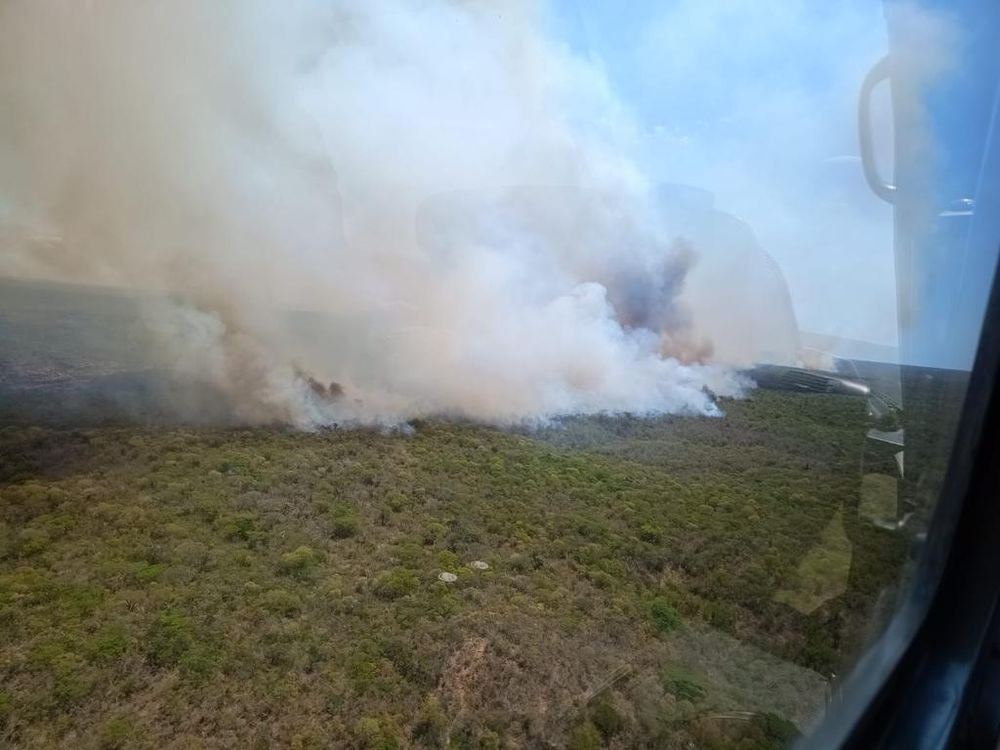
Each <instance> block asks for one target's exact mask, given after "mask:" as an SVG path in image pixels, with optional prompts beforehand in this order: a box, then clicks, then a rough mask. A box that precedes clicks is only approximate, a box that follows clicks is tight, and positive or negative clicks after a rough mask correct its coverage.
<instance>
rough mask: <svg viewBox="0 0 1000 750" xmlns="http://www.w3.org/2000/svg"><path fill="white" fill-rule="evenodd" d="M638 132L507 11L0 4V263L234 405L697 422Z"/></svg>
mask: <svg viewBox="0 0 1000 750" xmlns="http://www.w3.org/2000/svg"><path fill="white" fill-rule="evenodd" d="M633 145H634V132H633V127H632V125H631V124H630V121H629V117H628V113H627V112H625V111H624V109H623V108H622V107H621V106H620V105H619V104H618V103H617V102H616V101H615V98H614V97H613V95H612V94H611V92H610V91H609V87H608V86H607V84H606V82H605V80H604V78H603V77H602V75H601V74H600V72H599V71H598V70H597V69H595V68H594V67H592V66H590V65H588V64H587V63H586V62H585V61H582V60H580V59H578V58H576V57H574V56H573V55H572V54H571V53H570V52H569V51H568V50H567V49H565V48H564V47H562V46H561V45H559V44H556V43H554V42H552V41H551V40H550V39H549V38H548V37H547V36H546V34H545V33H544V23H543V18H542V10H541V9H540V8H539V7H538V6H537V5H536V4H535V3H533V2H528V1H527V0H520V1H517V2H507V3H501V4H497V3H492V2H479V1H478V0H468V1H464V2H459V1H458V0H428V1H427V2H415V3H390V2H385V1H382V0H366V1H365V2H327V3H315V2H305V1H304V0H284V1H283V2H280V3H275V2H271V1H270V0H240V1H239V2H236V1H235V0H233V1H231V2H212V3H205V2H196V1H195V0H177V1H175V2H170V3H158V2H149V1H146V0H139V1H136V0H105V1H103V2H102V1H99V0H94V1H93V2H78V1H73V2H70V1H69V0H66V1H65V2H59V1H58V0H44V1H43V0H31V1H30V2H29V1H28V0H23V1H22V0H13V1H11V2H5V3H3V4H0V227H3V232H2V233H0V236H2V237H3V238H4V239H3V243H4V244H3V247H2V255H0V272H2V273H7V274H15V275H36V276H45V277H49V278H62V279H71V280H85V281H88V282H94V283H106V284H111V285H115V286H122V287H127V288H129V289H135V290H141V291H142V293H143V295H144V299H146V300H147V302H146V303H145V304H144V315H143V323H144V326H145V329H146V330H147V331H148V334H149V336H150V340H151V342H152V344H151V347H150V348H151V355H154V356H155V357H156V358H157V361H158V362H159V363H160V364H161V366H163V367H170V368H173V369H175V370H177V371H178V372H180V373H183V374H185V375H190V376H191V377H195V378H199V379H202V380H207V381H209V382H211V383H212V384H213V385H215V386H217V387H219V388H222V389H223V390H224V391H225V392H226V393H227V394H228V395H229V397H230V398H231V399H232V400H233V403H234V404H235V408H236V409H237V411H238V416H239V418H241V419H244V420H247V421H261V420H283V421H291V422H293V423H296V424H299V425H302V426H315V425H323V424H330V423H334V422H339V423H344V422H348V423H349V422H373V421H380V422H385V421H390V422H391V421H396V420H403V419H408V418H411V417H415V416H420V415H428V414H446V415H455V416H463V417H470V418H475V419H484V420H490V421H496V422H511V421H518V420H523V419H531V418H546V417H552V416H557V415H561V414H569V413H588V412H599V411H612V412H617V411H631V412H661V413H662V412H683V413H693V414H713V413H716V412H717V409H716V407H715V406H714V404H713V402H712V400H711V398H710V396H709V395H707V394H706V387H707V388H710V389H711V390H712V391H714V392H716V393H736V392H738V390H739V383H738V382H737V381H736V380H735V379H734V378H733V377H732V376H730V375H729V374H727V373H726V372H725V371H724V370H721V369H719V368H717V367H714V366H712V365H709V364H705V363H704V362H703V360H704V359H705V357H706V354H707V352H708V351H709V347H708V344H707V342H704V341H702V340H700V339H699V337H698V334H697V330H696V328H695V327H694V325H693V323H692V321H691V320H690V317H689V315H688V314H687V313H686V311H685V308H684V305H683V301H682V292H683V286H684V278H685V274H686V272H687V270H688V268H689V266H690V264H691V263H692V262H694V259H695V258H696V252H695V251H696V249H695V251H692V249H691V248H689V247H687V246H686V245H685V244H684V242H683V241H678V240H677V239H676V238H675V237H674V236H673V235H672V234H671V231H670V227H669V226H665V225H664V222H663V220H662V218H661V217H660V216H659V214H658V212H657V210H656V209H655V205H654V203H653V201H652V200H651V197H650V196H651V190H650V186H649V185H648V184H647V180H646V178H645V176H644V175H643V173H642V171H641V169H640V168H639V167H638V166H637V163H636V161H635V160H634V159H633V158H631V153H632V150H633ZM541 186H552V187H550V188H545V187H541ZM554 186H558V189H555V187H554ZM456 191H457V192H456ZM469 196H472V197H471V198H470V197H469Z"/></svg>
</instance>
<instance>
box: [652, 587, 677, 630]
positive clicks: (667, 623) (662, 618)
mask: <svg viewBox="0 0 1000 750" xmlns="http://www.w3.org/2000/svg"><path fill="white" fill-rule="evenodd" d="M649 616H650V618H652V620H653V626H654V627H655V628H656V629H657V630H658V631H659V632H660V633H669V632H670V631H671V630H675V629H676V628H677V627H678V626H679V625H680V624H681V616H680V615H679V614H678V613H677V610H676V609H674V607H673V605H672V604H671V603H670V602H668V601H667V600H666V599H664V598H663V597H662V596H658V597H656V598H655V599H653V601H651V602H650V603H649Z"/></svg>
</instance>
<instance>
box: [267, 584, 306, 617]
mask: <svg viewBox="0 0 1000 750" xmlns="http://www.w3.org/2000/svg"><path fill="white" fill-rule="evenodd" d="M260 603H261V606H263V607H264V609H266V610H267V611H268V612H274V613H275V614H279V615H284V616H285V617H291V616H292V615H294V614H297V613H298V612H299V611H301V609H302V600H301V599H299V597H298V596H296V595H295V594H294V593H293V592H291V591H288V590H287V589H271V590H270V591H268V592H267V593H265V594H264V596H262V597H261V600H260Z"/></svg>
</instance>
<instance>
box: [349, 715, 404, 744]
mask: <svg viewBox="0 0 1000 750" xmlns="http://www.w3.org/2000/svg"><path fill="white" fill-rule="evenodd" d="M354 739H355V741H356V742H357V745H358V747H360V748H363V749H364V750H397V748H399V746H400V745H399V737H398V736H397V733H396V732H395V731H394V728H393V727H392V726H391V724H390V723H389V722H385V721H379V720H378V719H376V718H373V717H371V716H363V717H362V718H360V719H358V720H357V721H356V722H355V723H354Z"/></svg>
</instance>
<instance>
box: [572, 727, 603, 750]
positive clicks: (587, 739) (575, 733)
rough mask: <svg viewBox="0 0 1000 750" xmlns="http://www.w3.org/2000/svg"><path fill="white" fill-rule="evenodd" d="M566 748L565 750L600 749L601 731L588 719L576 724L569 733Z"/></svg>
mask: <svg viewBox="0 0 1000 750" xmlns="http://www.w3.org/2000/svg"><path fill="white" fill-rule="evenodd" d="M566 748H567V750H600V748H601V733H600V732H599V731H597V727H595V726H594V725H593V724H592V723H591V722H589V721H585V722H583V723H582V724H577V725H576V726H575V727H573V730H572V731H571V732H570V733H569V740H568V741H567V742H566Z"/></svg>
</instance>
